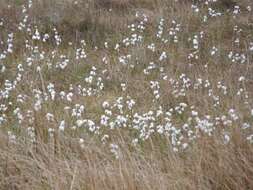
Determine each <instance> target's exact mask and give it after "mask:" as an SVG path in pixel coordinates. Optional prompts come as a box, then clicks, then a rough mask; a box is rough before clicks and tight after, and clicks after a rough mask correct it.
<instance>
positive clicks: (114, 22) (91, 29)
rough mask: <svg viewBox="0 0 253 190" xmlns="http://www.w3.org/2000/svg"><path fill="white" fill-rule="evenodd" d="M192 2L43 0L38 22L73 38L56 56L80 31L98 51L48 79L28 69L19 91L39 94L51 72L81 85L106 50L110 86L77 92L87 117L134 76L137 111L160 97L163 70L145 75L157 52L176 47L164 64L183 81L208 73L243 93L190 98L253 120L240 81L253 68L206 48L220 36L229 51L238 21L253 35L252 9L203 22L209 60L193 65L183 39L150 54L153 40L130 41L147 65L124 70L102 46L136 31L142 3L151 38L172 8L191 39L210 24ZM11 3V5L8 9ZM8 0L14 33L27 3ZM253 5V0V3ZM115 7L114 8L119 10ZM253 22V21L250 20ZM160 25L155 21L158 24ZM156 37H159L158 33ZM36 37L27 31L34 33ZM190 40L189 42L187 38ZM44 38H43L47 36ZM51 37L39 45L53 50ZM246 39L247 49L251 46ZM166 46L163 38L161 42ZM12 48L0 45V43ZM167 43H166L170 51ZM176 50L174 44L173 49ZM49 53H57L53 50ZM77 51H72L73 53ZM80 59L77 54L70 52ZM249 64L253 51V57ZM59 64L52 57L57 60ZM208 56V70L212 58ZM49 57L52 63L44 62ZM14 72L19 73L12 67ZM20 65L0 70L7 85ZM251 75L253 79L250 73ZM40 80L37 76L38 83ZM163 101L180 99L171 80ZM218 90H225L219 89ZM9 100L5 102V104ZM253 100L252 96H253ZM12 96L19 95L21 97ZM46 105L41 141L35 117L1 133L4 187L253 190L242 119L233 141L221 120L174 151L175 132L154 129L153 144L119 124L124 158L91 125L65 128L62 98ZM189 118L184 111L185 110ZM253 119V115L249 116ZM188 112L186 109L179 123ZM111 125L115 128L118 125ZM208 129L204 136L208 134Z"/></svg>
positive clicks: (116, 137) (36, 11) (21, 56)
mask: <svg viewBox="0 0 253 190" xmlns="http://www.w3.org/2000/svg"><path fill="white" fill-rule="evenodd" d="M190 2H191V1H187V0H185V1H181V2H180V3H181V4H180V6H179V5H177V6H176V7H175V2H174V1H167V0H94V1H89V0H84V1H81V3H80V4H79V5H78V6H76V5H74V4H73V1H72V0H65V1H64V0H60V1H49V0H45V1H42V0H41V1H35V3H34V8H33V9H31V10H30V11H31V13H30V14H31V15H32V18H33V20H32V21H31V22H34V23H37V25H38V27H39V28H40V30H41V31H50V30H51V29H52V26H55V27H56V28H58V29H59V32H60V33H61V34H62V36H63V38H64V39H65V43H66V44H65V46H63V47H62V48H59V49H57V53H56V54H57V55H60V54H70V55H72V54H73V52H71V51H72V50H71V48H72V47H68V46H67V43H68V42H69V41H73V42H74V45H76V44H78V42H79V41H80V39H85V40H86V42H87V44H88V47H87V53H88V54H89V58H88V59H87V60H85V64H84V65H82V64H80V65H77V64H75V62H74V61H73V63H72V62H71V67H70V68H67V69H66V70H64V71H60V72H59V71H58V70H53V71H47V72H45V73H43V78H40V76H39V75H38V74H37V73H36V72H35V71H34V70H35V69H34V70H32V71H30V73H28V72H27V73H25V75H24V79H22V85H20V86H19V88H18V89H17V90H16V91H15V92H14V93H13V94H12V95H13V97H16V96H17V94H19V93H21V94H22V93H23V94H28V95H31V94H32V90H31V89H33V88H38V89H43V82H44V81H43V80H45V81H46V82H47V81H50V82H53V83H54V84H55V86H56V89H58V90H59V91H60V90H66V89H68V88H69V86H68V85H69V81H71V83H72V84H73V85H76V84H78V82H79V79H80V78H81V77H83V76H82V74H83V73H87V72H86V71H87V70H89V68H91V66H92V65H94V64H96V67H97V68H103V67H104V64H103V63H101V59H102V57H104V56H105V57H107V58H108V59H109V60H110V62H109V63H108V65H106V69H107V70H108V76H107V80H106V82H107V83H105V86H106V89H107V90H105V91H104V92H103V93H102V95H101V96H99V97H75V96H74V97H73V99H74V101H73V102H75V103H82V102H87V104H86V106H87V107H86V109H87V110H89V112H88V113H85V114H86V116H88V117H92V118H94V119H95V120H99V118H98V117H99V113H100V112H101V103H102V102H103V101H104V100H107V101H114V100H115V98H116V97H119V96H122V94H121V91H120V90H119V88H117V86H119V85H120V82H127V84H128V85H129V88H128V90H129V94H130V95H131V96H132V97H134V98H135V100H136V101H137V104H138V107H137V108H136V110H137V111H140V112H141V113H143V112H146V111H148V110H149V109H150V107H152V106H154V105H150V104H147V102H149V103H150V102H152V98H153V95H152V93H151V92H150V90H148V87H149V82H150V80H152V79H155V78H156V75H155V74H154V76H153V75H152V76H149V78H148V77H147V76H145V75H144V74H143V72H142V71H143V68H144V66H146V65H147V63H148V62H149V60H152V59H157V57H159V55H160V53H161V52H160V51H161V50H168V51H170V52H172V53H171V56H170V59H169V61H167V62H166V63H164V65H162V66H164V67H165V68H166V69H167V70H166V71H165V72H166V74H168V75H169V76H170V77H172V78H175V79H177V78H178V77H179V74H180V73H186V74H187V76H189V77H191V78H196V77H197V76H198V77H200V76H201V77H203V79H209V80H210V82H212V84H217V82H218V81H223V82H224V83H225V84H227V86H228V90H229V91H231V92H232V93H234V94H233V95H231V96H222V95H221V97H222V98H223V99H222V100H223V101H222V102H221V104H222V105H221V107H220V109H216V108H214V107H213V102H211V101H210V97H209V95H208V92H207V91H205V90H202V91H201V90H200V91H197V92H196V91H194V90H189V92H187V95H186V96H185V97H183V98H182V101H185V102H187V103H189V105H195V106H196V107H197V109H198V111H199V113H200V114H203V115H204V114H207V113H208V114H210V115H213V116H216V115H217V114H223V112H225V110H227V109H229V108H231V107H233V108H235V109H237V110H239V111H240V118H243V119H244V118H247V117H248V115H247V114H248V113H247V111H245V110H244V107H242V108H241V105H242V104H243V100H241V99H240V98H238V97H237V96H235V93H236V89H237V88H238V86H237V82H238V77H240V76H241V75H245V76H248V77H249V78H250V77H251V75H252V71H253V67H252V65H250V64H249V66H247V69H245V67H244V66H241V65H239V66H238V65H236V66H234V65H231V64H229V63H230V62H229V61H228V60H227V59H224V58H223V57H222V56H221V57H218V58H217V59H215V60H214V59H209V58H208V57H207V56H206V55H207V53H208V51H207V49H210V48H211V47H212V46H213V44H214V42H215V43H217V44H218V45H219V47H220V48H222V49H223V50H228V49H230V48H231V43H230V42H231V41H230V40H231V38H232V36H233V32H231V28H232V26H233V25H234V24H235V23H236V24H238V25H240V26H241V27H242V28H244V29H245V30H244V31H245V33H243V35H245V36H244V38H243V39H245V41H247V40H248V38H250V37H252V36H251V33H252V26H251V25H250V23H251V22H252V17H250V16H249V15H244V14H242V15H241V16H240V17H238V19H237V20H233V19H230V18H224V19H221V20H218V21H217V20H214V21H211V22H210V23H209V25H208V26H206V27H205V28H203V30H204V31H205V32H206V36H207V38H206V39H207V40H206V41H205V42H203V44H201V46H203V51H201V53H200V56H201V59H200V60H198V61H196V62H197V64H196V65H193V66H192V67H188V66H187V65H186V62H187V59H186V56H187V54H188V53H189V51H190V49H191V48H189V44H188V43H187V42H185V41H187V40H184V42H179V44H180V45H179V47H174V46H168V47H158V50H157V51H156V52H155V53H154V54H153V55H150V54H149V52H147V50H146V49H145V47H146V46H147V45H149V43H150V42H152V40H154V39H152V37H150V39H149V40H150V41H147V42H145V44H143V46H141V45H140V46H136V47H134V48H132V49H131V50H129V49H127V48H126V49H123V50H122V52H124V51H125V52H127V53H129V52H130V54H131V55H133V56H135V55H136V56H137V55H138V56H140V57H141V59H139V62H140V65H139V66H138V67H137V68H136V70H134V71H132V70H131V69H130V68H125V67H123V66H122V65H119V64H116V63H117V61H118V60H117V58H118V57H117V56H118V54H117V53H115V51H113V50H108V49H105V48H103V45H104V41H105V40H106V41H108V42H112V43H113V42H115V41H116V40H118V39H121V38H122V36H124V34H127V33H128V31H127V29H126V28H127V25H128V24H129V23H132V22H136V21H137V20H138V19H137V18H136V17H135V12H136V10H139V11H142V12H144V13H145V14H147V15H148V16H149V23H148V28H147V34H146V35H147V36H148V35H149V34H152V33H153V34H154V33H155V32H154V31H155V30H156V28H155V27H156V26H157V23H158V22H159V18H160V16H161V15H162V16H164V17H165V18H166V19H167V20H166V22H168V23H171V20H172V19H175V18H176V19H177V20H179V21H180V22H181V23H182V25H183V26H185V30H184V33H182V34H181V37H182V38H183V39H187V37H188V34H195V33H196V32H199V30H200V29H201V30H202V28H201V26H200V23H201V21H200V19H199V18H197V17H196V16H195V15H194V14H193V11H192V9H191V7H190V5H191V3H190ZM233 2H235V4H240V5H242V4H249V3H251V2H250V1H247V0H245V1H236V0H235V1H222V0H221V1H219V3H217V4H216V5H215V6H214V7H218V8H219V9H220V10H223V9H227V8H230V7H231V4H232V5H234V3H233ZM8 3H10V4H11V5H12V6H11V7H10V8H8V6H7V5H8ZM8 3H7V1H0V18H3V19H4V20H5V21H6V22H7V23H10V24H8V25H6V26H5V28H4V29H3V30H0V36H3V37H4V38H6V31H13V30H15V26H16V24H17V23H18V21H17V20H18V18H19V16H20V14H21V13H20V9H19V5H18V4H19V1H11V2H8ZM251 4H252V3H251ZM110 9H112V10H110ZM251 24H252V23H251ZM154 28H155V29H154ZM150 36H151V35H150ZM26 37H27V36H25V38H26ZM21 38H22V36H21V37H20V39H19V40H17V41H15V48H16V52H17V53H16V54H14V55H13V56H11V57H10V58H9V60H8V63H11V64H9V65H8V67H9V68H8V69H9V70H10V71H12V68H13V70H14V67H15V65H14V64H12V63H18V62H21V61H22V60H25V56H27V55H26V54H25V53H27V52H26V51H25V50H23V49H22V44H20V43H21V42H23V41H22V39H23V38H22V39H21ZM182 41H183V40H182ZM39 45H40V44H39ZM51 45H52V44H49V45H45V46H40V47H41V49H43V51H45V52H46V54H45V55H46V56H49V54H50V51H51V49H52V47H51ZM244 45H245V44H242V45H241V46H242V47H240V48H241V50H242V51H245V47H244ZM94 46H99V48H98V50H96V51H95V53H94V51H93V49H94ZM161 46H162V45H161ZM1 48H3V47H1V46H0V49H1ZM162 48H164V49H162ZM166 48H167V49H166ZM48 52H49V54H47V53H48ZM71 53H72V54H71ZM71 61H72V60H71ZM248 61H249V62H250V61H252V58H249V60H248ZM52 62H53V61H52ZM206 63H209V65H210V66H209V67H208V71H207V70H206V68H205V66H204V65H205V64H206ZM36 64H37V65H43V63H40V62H39V63H36ZM13 73H14V71H13ZM13 73H12V72H10V73H7V74H6V73H4V74H1V73H0V74H1V75H0V87H1V88H2V87H3V85H4V80H5V79H7V78H11V76H12V75H14V74H13ZM251 78H252V77H251ZM31 81H33V83H31ZM252 81H253V80H249V82H248V83H247V84H245V85H246V86H247V89H248V92H249V96H250V97H252V95H253V90H252V89H253V88H251V87H252ZM161 86H162V89H164V90H163V91H162V92H161V96H162V97H161V99H162V100H161V102H162V103H161V105H164V106H170V105H175V104H176V102H174V100H175V99H174V98H173V97H172V96H171V91H172V90H173V89H172V87H171V86H169V85H168V84H167V83H162V82H161ZM214 91H215V93H216V91H217V94H218V91H219V90H218V89H216V88H215V87H214ZM1 101H2V100H1V99H0V104H1ZM251 101H252V100H249V102H251ZM13 102H14V103H15V100H14V98H13ZM33 103H34V99H32V97H29V98H28V99H27V101H26V102H25V103H24V104H23V105H22V108H23V109H24V110H28V109H30V107H31V105H32V104H33ZM43 106H44V107H43V109H42V110H41V111H40V112H34V113H35V115H34V118H35V121H34V124H32V126H33V127H34V129H35V133H36V138H37V141H36V142H31V141H30V140H29V137H27V136H26V135H27V134H26V129H27V128H28V127H29V126H30V125H31V124H29V122H28V121H27V120H25V121H24V123H23V124H22V125H23V126H24V128H22V129H20V130H19V129H16V128H15V126H14V124H15V122H16V121H14V119H13V120H12V119H10V122H9V123H7V124H6V125H5V126H4V127H3V128H2V129H1V132H0V189H3V190H5V189H10V190H30V189H34V190H51V189H54V190H86V189H87V190H114V189H115V190H144V189H145V190H170V189H172V190H174V189H175V190H177V189H178V190H184V189H185V190H197V189H200V190H209V189H214V190H215V189H217V190H239V189H242V190H250V189H253V177H252V176H253V156H252V155H253V144H250V143H248V142H246V141H245V138H246V136H245V134H244V133H243V132H242V131H241V130H240V127H241V124H242V123H239V122H238V123H235V124H233V126H232V127H231V128H229V129H228V131H229V133H230V134H231V140H230V142H229V144H224V143H222V141H220V140H219V139H221V138H220V137H221V133H222V131H223V130H224V129H225V128H226V127H225V126H223V125H222V124H221V125H220V128H219V129H218V130H217V131H215V133H216V134H215V135H214V137H209V136H208V135H205V134H203V137H202V138H199V139H197V140H196V141H194V142H193V143H192V144H191V147H190V148H189V149H187V150H186V151H184V152H182V153H181V152H179V153H174V152H173V150H172V148H171V144H170V142H169V141H168V139H165V138H164V137H162V136H160V135H158V134H154V135H153V136H152V137H151V138H150V139H149V140H147V141H146V142H142V143H140V144H138V145H137V146H136V147H134V146H132V145H131V144H130V143H129V142H130V133H131V131H130V132H129V131H127V130H124V129H122V130H116V131H114V132H112V134H111V137H110V138H112V139H111V140H112V142H113V143H115V144H118V145H119V152H120V154H119V159H116V158H115V157H114V156H113V155H112V153H111V152H110V150H109V149H108V147H107V145H104V144H103V143H101V142H100V139H99V137H96V135H90V134H89V133H81V134H82V135H79V134H77V133H78V132H80V131H74V132H73V131H71V130H69V131H67V132H66V134H65V133H64V135H63V134H62V133H61V132H58V130H57V129H58V126H59V121H60V119H61V118H64V119H65V120H66V121H69V122H70V123H71V122H72V123H73V121H72V120H71V118H69V117H68V116H67V114H65V113H63V108H64V106H66V104H65V103H62V102H53V101H52V102H48V103H47V104H45V105H43ZM48 112H50V113H54V115H55V118H56V119H55V121H53V122H51V123H49V122H47V121H45V115H46V113H48ZM8 114H9V115H8V117H9V118H11V117H13V115H11V114H12V113H11V111H9V110H8ZM182 117H183V116H182ZM249 120H250V121H251V120H252V119H249ZM180 122H183V121H182V118H180V117H178V123H179V125H180ZM10 126H11V127H12V126H13V128H14V131H15V130H17V131H15V132H17V134H19V135H20V136H19V138H17V139H16V141H15V142H14V143H13V142H11V141H10V139H9V138H8V135H7V129H8V127H10ZM48 126H50V127H51V128H54V129H55V130H56V134H55V135H54V136H53V137H50V135H49V133H48V130H47V127H48ZM109 132H110V131H109ZM201 135H202V134H201ZM80 136H81V137H82V138H83V139H84V147H80V144H79V143H78V140H79V137H80Z"/></svg>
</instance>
